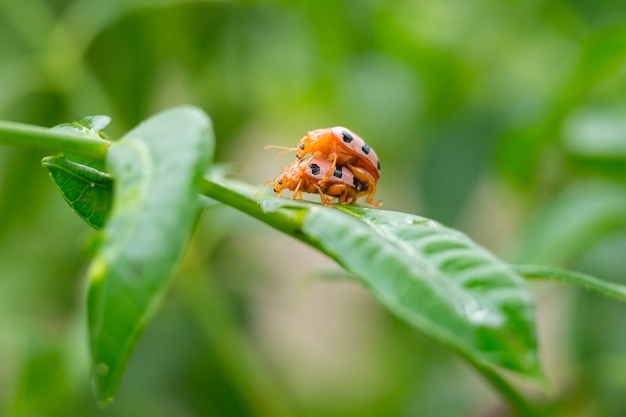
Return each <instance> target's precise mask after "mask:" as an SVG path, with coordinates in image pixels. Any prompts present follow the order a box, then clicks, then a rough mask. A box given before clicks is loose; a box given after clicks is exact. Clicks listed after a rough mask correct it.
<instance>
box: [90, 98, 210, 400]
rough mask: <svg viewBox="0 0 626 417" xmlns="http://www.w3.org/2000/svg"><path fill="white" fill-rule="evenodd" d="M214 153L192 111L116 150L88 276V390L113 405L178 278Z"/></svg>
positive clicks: (152, 125) (148, 128)
mask: <svg viewBox="0 0 626 417" xmlns="http://www.w3.org/2000/svg"><path fill="white" fill-rule="evenodd" d="M212 150H213V133H212V127H211V122H210V120H209V118H208V117H207V116H206V115H205V114H204V113H203V112H201V111H200V110H198V109H196V108H192V107H179V108H174V109H171V110H168V111H165V112H163V113H160V114H158V115H156V116H154V117H152V118H150V119H148V120H147V121H145V122H143V123H141V124H140V125H139V126H137V127H136V128H134V129H133V130H131V131H130V132H128V133H127V134H126V135H125V136H124V137H123V138H122V139H121V140H120V141H119V142H115V143H114V144H113V145H112V146H111V148H110V150H109V152H108V156H107V168H108V170H109V172H110V173H111V174H112V175H113V176H114V178H115V186H114V200H113V208H112V211H111V216H110V219H109V221H108V222H107V225H106V228H105V229H104V230H103V236H102V246H101V248H100V250H99V252H98V254H97V255H96V257H95V259H94V260H93V262H92V264H91V267H90V269H89V272H88V275H89V294H88V313H89V330H90V339H91V349H92V357H93V366H94V372H95V375H94V382H95V389H96V393H97V396H98V398H99V399H100V400H101V401H109V400H111V399H112V397H113V395H114V393H115V390H116V388H117V386H118V384H119V382H120V379H121V377H122V375H123V372H124V369H125V367H126V364H127V362H128V359H129V357H130V355H131V353H132V351H133V348H134V346H135V344H136V342H137V340H138V337H139V336H140V334H141V332H142V330H143V328H144V326H145V325H146V323H147V321H148V320H149V319H150V317H151V315H152V314H153V312H154V311H155V308H156V307H157V305H158V302H159V300H160V299H161V297H162V295H163V294H164V291H165V289H166V288H167V286H168V284H169V282H170V280H171V278H172V276H173V275H174V273H175V272H176V268H177V265H178V263H179V261H180V259H181V256H182V254H183V251H184V249H185V246H186V243H187V241H188V240H189V237H190V235H191V232H192V229H193V226H194V221H195V219H196V216H197V214H198V210H199V208H200V201H199V198H198V192H199V185H200V182H201V179H202V174H203V173H204V172H205V171H206V169H207V166H208V164H209V161H210V156H211V154H212Z"/></svg>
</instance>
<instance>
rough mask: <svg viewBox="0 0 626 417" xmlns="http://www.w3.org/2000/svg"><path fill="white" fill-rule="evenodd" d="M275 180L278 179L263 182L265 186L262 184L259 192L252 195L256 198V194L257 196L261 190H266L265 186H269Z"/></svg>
mask: <svg viewBox="0 0 626 417" xmlns="http://www.w3.org/2000/svg"><path fill="white" fill-rule="evenodd" d="M274 182H276V181H275V180H271V181H265V182H264V183H263V186H262V187H261V188H259V189H258V190H257V192H256V193H254V194H253V195H252V198H256V196H257V195H258V194H259V193H260V192H261V191H263V190H265V187H267V186H268V185H270V184H274Z"/></svg>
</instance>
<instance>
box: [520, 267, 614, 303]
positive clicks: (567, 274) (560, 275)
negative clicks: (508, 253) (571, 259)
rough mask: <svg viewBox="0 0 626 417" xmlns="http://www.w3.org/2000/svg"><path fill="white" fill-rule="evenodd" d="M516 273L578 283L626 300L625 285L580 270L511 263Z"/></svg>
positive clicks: (611, 296) (529, 276)
mask: <svg viewBox="0 0 626 417" xmlns="http://www.w3.org/2000/svg"><path fill="white" fill-rule="evenodd" d="M512 267H513V269H515V271H517V273H518V274H520V275H522V276H523V277H525V278H528V279H551V280H554V281H559V282H564V283H566V284H572V285H578V286H579V287H582V288H584V289H586V290H590V291H595V292H597V293H600V294H602V295H604V296H606V297H609V298H614V299H616V300H618V301H626V286H625V285H622V284H617V283H614V282H608V281H602V280H601V279H598V278H596V277H593V276H591V275H587V274H583V273H582V272H574V271H568V270H566V269H560V268H553V267H550V266H542V265H512Z"/></svg>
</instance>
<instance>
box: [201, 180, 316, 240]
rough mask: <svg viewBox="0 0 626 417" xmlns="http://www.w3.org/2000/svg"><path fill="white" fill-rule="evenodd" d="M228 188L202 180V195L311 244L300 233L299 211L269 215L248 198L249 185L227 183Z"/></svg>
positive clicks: (278, 212) (300, 218)
mask: <svg viewBox="0 0 626 417" xmlns="http://www.w3.org/2000/svg"><path fill="white" fill-rule="evenodd" d="M228 187H230V188H234V189H230V188H228ZM228 187H225V186H223V185H221V184H219V183H217V182H214V181H209V180H204V182H203V183H202V194H204V195H205V196H207V197H210V198H212V199H214V200H217V201H219V202H220V203H223V204H226V205H228V206H231V207H233V208H235V209H237V210H239V211H241V212H243V213H245V214H247V215H249V216H252V217H254V218H255V219H258V220H261V221H262V222H263V223H265V224H267V225H269V226H272V227H274V228H275V229H278V230H280V231H281V232H283V233H286V234H288V235H290V236H292V237H295V238H296V239H299V240H301V241H303V242H305V243H309V244H311V241H310V240H309V238H308V237H307V235H305V234H303V233H302V231H301V228H302V221H303V218H302V216H301V210H300V211H298V210H288V209H285V210H277V211H272V212H271V213H270V212H267V211H265V210H263V206H262V205H261V203H260V202H258V201H257V200H255V199H254V198H252V197H249V196H248V195H250V194H252V192H251V190H250V189H249V188H250V186H249V185H247V184H238V183H236V182H233V181H229V182H228ZM235 189H236V190H235Z"/></svg>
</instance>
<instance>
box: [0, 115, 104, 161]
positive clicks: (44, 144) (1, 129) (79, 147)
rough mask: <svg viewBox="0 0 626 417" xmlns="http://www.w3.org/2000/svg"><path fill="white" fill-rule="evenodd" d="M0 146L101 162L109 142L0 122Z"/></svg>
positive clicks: (37, 127)
mask: <svg viewBox="0 0 626 417" xmlns="http://www.w3.org/2000/svg"><path fill="white" fill-rule="evenodd" d="M0 144H3V145H14V146H28V147H33V148H41V149H47V150H50V151H55V152H64V153H68V154H72V155H80V156H85V157H88V158H94V159H99V160H103V159H104V158H105V157H106V153H107V149H108V148H109V146H110V145H111V142H109V141H106V140H103V139H94V138H91V137H89V136H83V135H73V134H71V133H67V132H62V131H56V130H53V129H48V128H44V127H40V126H33V125H27V124H22V123H14V122H6V121H0Z"/></svg>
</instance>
